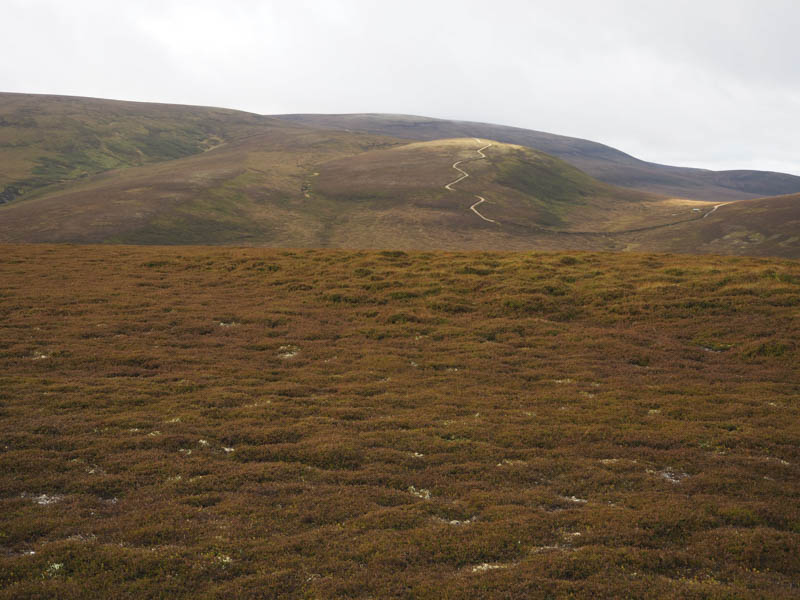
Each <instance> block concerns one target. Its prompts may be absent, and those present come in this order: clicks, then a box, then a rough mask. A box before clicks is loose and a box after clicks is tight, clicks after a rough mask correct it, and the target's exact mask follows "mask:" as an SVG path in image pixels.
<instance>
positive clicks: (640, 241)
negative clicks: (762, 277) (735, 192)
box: [629, 194, 800, 258]
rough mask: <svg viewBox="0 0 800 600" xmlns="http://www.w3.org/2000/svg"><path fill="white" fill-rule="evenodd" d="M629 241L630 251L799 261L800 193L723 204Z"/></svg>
mask: <svg viewBox="0 0 800 600" xmlns="http://www.w3.org/2000/svg"><path fill="white" fill-rule="evenodd" d="M630 239H631V240H632V241H631V244H630V246H629V249H636V248H647V249H649V250H655V251H661V252H664V251H666V252H704V253H715V254H739V255H750V256H787V257H792V258H800V194H794V195H790V196H779V197H777V198H760V199H757V200H744V201H741V202H736V203H732V204H725V205H723V206H720V207H719V208H718V209H717V210H716V211H714V212H713V213H710V214H709V215H708V216H707V217H705V218H703V219H700V220H697V221H694V222H691V223H683V224H680V225H676V226H673V227H664V228H659V229H657V230H654V231H649V232H647V233H646V234H633V235H631V236H630Z"/></svg>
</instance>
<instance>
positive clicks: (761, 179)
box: [281, 114, 800, 201]
mask: <svg viewBox="0 0 800 600" xmlns="http://www.w3.org/2000/svg"><path fill="white" fill-rule="evenodd" d="M281 118H282V119H285V120H287V121H291V122H294V123H304V124H307V125H313V126H315V127H327V128H331V129H342V130H347V131H363V132H368V133H374V134H381V135H389V136H393V137H397V138H406V139H413V140H434V139H440V138H452V137H481V138H487V139H492V140H498V141H501V142H506V143H509V144H517V145H520V146H527V147H528V148H533V149H535V150H539V151H541V152H546V153H547V154H552V155H553V156H556V157H558V158H561V159H562V160H565V161H567V162H569V163H570V164H572V165H575V166H576V167H578V168H579V169H581V170H582V171H585V172H586V173H588V174H589V175H591V176H593V177H596V178H597V179H599V180H600V181H604V182H606V183H610V184H613V185H617V186H622V187H630V188H635V189H641V190H644V191H649V192H654V193H658V194H664V195H667V196H672V197H676V198H689V199H694V200H708V201H728V200H742V199H746V198H756V197H763V196H777V195H780V194H792V193H798V192H800V177H797V176H795V175H788V174H785V173H772V172H766V171H747V170H737V171H708V170H704V169H690V168H685V167H670V166H666V165H659V164H656V163H650V162H645V161H642V160H639V159H637V158H634V157H633V156H630V155H629V154H625V153H624V152H621V151H619V150H617V149H615V148H611V147H610V146H606V145H604V144H598V143H597V142H591V141H589V140H582V139H579V138H572V137H566V136H561V135H554V134H552V133H544V132H541V131H532V130H529V129H520V128H518V127H506V126H502V125H491V124H488V123H472V122H469V121H448V120H443V119H431V118H427V117H416V116H408V115H383V114H354V115H282V116H281Z"/></svg>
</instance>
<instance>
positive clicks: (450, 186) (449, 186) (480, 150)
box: [444, 138, 730, 236]
mask: <svg viewBox="0 0 800 600" xmlns="http://www.w3.org/2000/svg"><path fill="white" fill-rule="evenodd" d="M473 139H474V140H475V141H476V142H477V143H478V144H480V143H481V140H480V139H478V138H473ZM493 145H494V144H486V145H485V146H482V147H481V148H478V149H477V150H476V152H477V153H478V156H479V157H480V158H479V159H477V160H480V159H484V158H486V155H485V154H484V153H483V151H484V150H486V149H487V148H490V147H491V146H493ZM463 162H465V161H463V160H459V161H456V162H454V163H453V168H454V169H455V170H456V171H458V172H459V173H461V176H460V177H459V178H458V179H456V180H455V181H451V182H450V183H448V184H447V185H446V186H444V188H445V189H446V190H448V191H451V192H455V191H456V190H454V189H453V186H454V185H455V184H457V183H459V182H461V181H463V180H465V179H466V178H467V177H469V173H467V172H466V171H465V170H464V169H461V168H460V167H459V166H458V165H460V164H461V163H463ZM475 197H476V198H477V199H478V201H477V202H475V203H474V204H473V205H472V206H470V207H469V209H470V210H471V211H472V212H474V213H475V214H476V215H478V216H479V217H480V218H481V219H483V220H484V221H486V222H487V223H494V224H495V225H500V223H499V222H497V221H495V220H494V219H489V218H488V217H485V216H483V215H482V214H481V213H480V212H478V210H477V208H476V207H477V206H480V205H481V204H483V203H484V202H487V200H486V198H484V197H483V196H478V195H475ZM727 204H730V202H723V203H721V204H717V205H716V206H714V208H712V209H711V210H710V211H707V212H705V213H703V215H702V216H700V217H696V218H694V219H685V220H682V221H675V222H673V223H662V224H659V225H650V226H647V227H638V228H635V229H626V230H622V231H609V232H596V231H553V230H547V229H544V228H539V227H536V228H535V229H541V230H542V231H547V232H548V233H563V234H568V235H603V236H610V235H619V234H625V233H636V232H641V231H648V230H652V229H661V228H663V227H670V226H672V225H679V224H681V223H687V222H690V221H699V220H702V219H705V218H706V217H707V216H709V215H710V214H712V213H714V212H716V210H717V209H718V208H721V207H723V206H725V205H727Z"/></svg>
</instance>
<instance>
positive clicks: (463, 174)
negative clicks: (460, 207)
mask: <svg viewBox="0 0 800 600" xmlns="http://www.w3.org/2000/svg"><path fill="white" fill-rule="evenodd" d="M473 139H474V140H475V141H476V142H478V143H479V144H480V143H481V140H479V139H478V138H473ZM493 145H494V144H486V145H485V146H483V147H482V148H479V149H478V150H477V153H478V156H480V158H486V155H485V154H484V153H483V151H484V150H486V149H487V148H489V147H491V146H493ZM463 162H464V161H463V160H459V161H456V162H454V163H453V168H454V169H455V170H456V171H458V172H459V173H461V177H459V178H458V179H456V180H455V181H452V182H450V183H448V184H447V185H446V186H444V189H446V190H448V191H450V192H455V191H456V190H454V189H453V186H454V185H455V184H457V183H458V182H459V181H463V180H465V179H466V178H467V177H469V173H467V172H466V171H465V170H464V169H461V168H459V166H458V165H460V164H461V163H463ZM475 197H476V198H477V199H478V201H477V202H476V203H475V204H473V205H472V206H470V207H469V209H470V210H471V211H472V212H474V213H475V214H476V215H478V216H479V217H480V218H481V219H483V220H484V221H486V222H488V223H494V224H495V225H500V223H498V222H497V221H495V220H494V219H487V218H486V217H484V216H483V215H482V214H481V213H479V212H478V210H477V209H476V208H475V207H476V206H480V205H481V204H483V203H484V202H486V201H487V200H486V198H484V197H483V196H477V195H476V196H475Z"/></svg>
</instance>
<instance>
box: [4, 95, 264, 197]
mask: <svg viewBox="0 0 800 600" xmlns="http://www.w3.org/2000/svg"><path fill="white" fill-rule="evenodd" d="M271 122H272V120H271V119H268V118H265V117H259V116H258V115H253V114H249V113H244V112H239V111H233V110H224V109H218V108H204V107H193V106H179V105H170V104H151V103H138V102H119V101H110V100H100V99H94V98H76V97H69V96H42V95H37V94H8V93H0V203H2V202H3V201H12V200H13V199H15V198H16V197H18V196H22V195H25V194H31V193H34V192H36V191H37V190H39V189H41V188H44V187H47V186H50V185H53V184H58V183H64V182H70V181H74V180H80V179H82V178H85V177H88V176H90V175H93V174H95V173H99V172H102V171H106V170H109V169H115V168H124V167H131V166H139V165H146V164H152V163H155V162H160V161H164V160H170V159H174V158H180V157H183V156H189V155H192V154H198V153H201V152H203V151H206V150H209V149H211V148H214V147H216V146H219V145H221V144H223V143H225V142H226V141H228V140H230V139H237V138H240V137H242V136H244V135H247V134H248V132H250V131H251V130H252V129H263V128H268V127H269V126H270V123H271Z"/></svg>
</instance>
